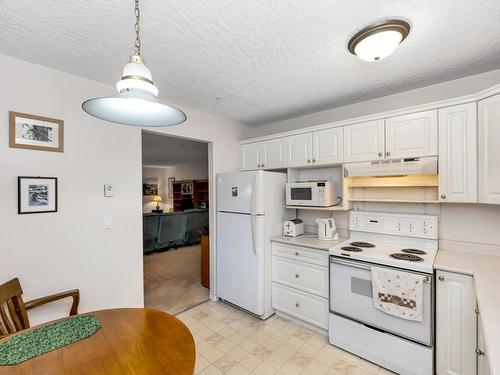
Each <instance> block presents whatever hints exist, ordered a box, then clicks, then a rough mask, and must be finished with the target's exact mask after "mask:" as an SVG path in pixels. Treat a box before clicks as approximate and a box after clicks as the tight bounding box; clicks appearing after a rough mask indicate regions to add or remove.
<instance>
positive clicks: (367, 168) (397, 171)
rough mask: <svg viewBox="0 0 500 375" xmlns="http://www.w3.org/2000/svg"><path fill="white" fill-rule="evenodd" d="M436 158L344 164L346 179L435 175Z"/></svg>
mask: <svg viewBox="0 0 500 375" xmlns="http://www.w3.org/2000/svg"><path fill="white" fill-rule="evenodd" d="M437 172H438V168H437V157H425V158H405V159H388V160H375V161H371V162H361V163H348V164H345V176H346V177H384V176H408V175H436V174H437Z"/></svg>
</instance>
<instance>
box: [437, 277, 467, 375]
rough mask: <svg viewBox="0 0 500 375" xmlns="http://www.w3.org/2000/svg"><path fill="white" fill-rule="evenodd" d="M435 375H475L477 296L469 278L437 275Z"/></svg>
mask: <svg viewBox="0 0 500 375" xmlns="http://www.w3.org/2000/svg"><path fill="white" fill-rule="evenodd" d="M436 275H437V285H436V370H437V371H436V373H437V374H438V375H474V374H476V339H477V326H476V311H475V309H476V296H475V293H474V286H473V283H472V276H467V275H461V274H456V273H452V272H444V271H436Z"/></svg>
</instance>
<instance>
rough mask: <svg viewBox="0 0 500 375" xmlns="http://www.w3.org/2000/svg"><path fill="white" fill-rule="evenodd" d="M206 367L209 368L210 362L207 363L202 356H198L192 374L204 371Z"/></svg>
mask: <svg viewBox="0 0 500 375" xmlns="http://www.w3.org/2000/svg"><path fill="white" fill-rule="evenodd" d="M208 366H210V362H208V361H207V360H206V359H205V358H203V357H202V356H199V357H198V358H196V364H195V366H194V373H195V374H199V373H200V372H202V371H203V370H204V369H206V368H207V367H208Z"/></svg>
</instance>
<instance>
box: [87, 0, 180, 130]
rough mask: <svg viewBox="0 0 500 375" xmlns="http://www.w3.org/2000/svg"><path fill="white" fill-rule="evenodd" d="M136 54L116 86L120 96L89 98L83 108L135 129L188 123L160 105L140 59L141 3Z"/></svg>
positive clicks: (147, 71)
mask: <svg viewBox="0 0 500 375" xmlns="http://www.w3.org/2000/svg"><path fill="white" fill-rule="evenodd" d="M135 17H136V22H135V31H136V40H135V53H134V54H133V55H132V56H130V61H129V63H128V64H127V65H125V67H124V68H123V72H122V78H121V80H120V81H118V83H117V84H116V89H117V90H118V95H114V96H107V97H101V98H93V99H88V100H86V101H85V102H83V104H82V109H83V110H84V111H85V112H87V113H88V114H90V115H92V116H94V117H97V118H99V119H101V120H106V121H110V122H114V123H117V124H123V125H132V126H155V127H161V126H172V125H178V124H181V123H183V122H184V121H186V119H187V117H186V115H185V114H184V112H182V111H181V110H179V109H177V108H174V107H171V106H169V105H166V104H163V103H161V102H160V101H159V100H158V99H157V98H156V96H157V95H158V88H157V87H156V86H155V85H154V83H153V77H152V75H151V71H150V70H149V69H148V67H147V66H146V65H145V64H144V60H143V58H142V57H141V40H140V36H139V31H140V28H139V21H140V13H139V0H135Z"/></svg>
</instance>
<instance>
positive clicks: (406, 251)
mask: <svg viewBox="0 0 500 375" xmlns="http://www.w3.org/2000/svg"><path fill="white" fill-rule="evenodd" d="M401 252H402V253H407V254H415V255H425V254H427V253H426V252H425V251H423V250H420V249H403V250H401Z"/></svg>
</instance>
